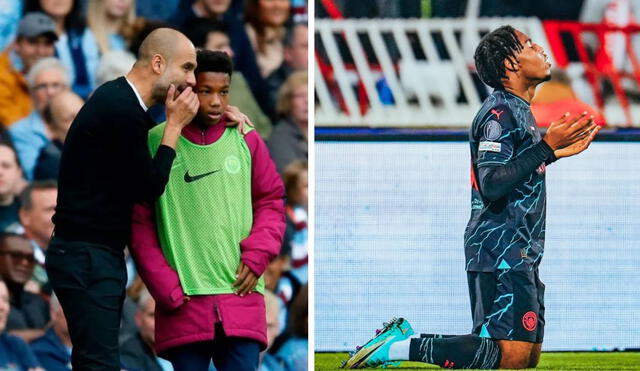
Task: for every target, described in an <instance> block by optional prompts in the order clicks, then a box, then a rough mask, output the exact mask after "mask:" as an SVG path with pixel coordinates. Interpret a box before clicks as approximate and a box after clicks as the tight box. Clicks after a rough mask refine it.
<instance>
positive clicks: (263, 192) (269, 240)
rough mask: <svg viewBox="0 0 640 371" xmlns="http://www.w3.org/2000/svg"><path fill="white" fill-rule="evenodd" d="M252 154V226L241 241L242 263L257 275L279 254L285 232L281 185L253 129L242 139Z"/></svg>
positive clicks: (265, 147) (263, 145) (282, 187)
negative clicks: (247, 234)
mask: <svg viewBox="0 0 640 371" xmlns="http://www.w3.org/2000/svg"><path fill="white" fill-rule="evenodd" d="M245 141H246V143H247V145H248V147H249V150H250V151H251V164H252V165H251V167H252V169H251V170H252V171H251V199H252V204H253V226H252V227H251V232H250V234H249V236H248V237H247V238H245V239H244V240H242V241H241V242H240V248H241V250H242V254H241V256H240V259H241V261H242V262H243V263H244V264H245V265H246V266H248V267H249V269H251V271H252V272H253V273H255V274H256V275H257V276H261V275H262V273H263V272H264V271H265V269H266V268H267V266H268V265H269V263H270V262H271V261H272V260H273V259H274V258H275V257H276V256H277V255H278V254H279V252H280V248H281V247H282V239H283V236H284V230H285V225H286V222H285V215H284V193H285V191H284V185H283V183H282V180H281V179H280V175H279V174H278V172H277V170H276V167H275V165H274V163H273V160H271V157H270V156H269V150H268V149H267V146H266V144H265V143H264V142H263V141H262V138H260V135H258V133H257V132H256V131H255V130H253V131H251V132H249V133H248V134H247V135H246V136H245Z"/></svg>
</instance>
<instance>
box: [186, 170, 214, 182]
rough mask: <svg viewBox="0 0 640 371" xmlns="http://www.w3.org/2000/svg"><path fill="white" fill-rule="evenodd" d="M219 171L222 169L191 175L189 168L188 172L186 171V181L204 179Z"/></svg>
mask: <svg viewBox="0 0 640 371" xmlns="http://www.w3.org/2000/svg"><path fill="white" fill-rule="evenodd" d="M218 171H220V169H218V170H214V171H210V172H208V173H204V174H199V175H194V176H191V175H189V170H187V172H186V173H184V181H185V182H187V183H191V182H195V181H196V180H198V179H202V178H204V177H205V176H207V175H211V174H214V173H217V172H218Z"/></svg>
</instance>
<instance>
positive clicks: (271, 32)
mask: <svg viewBox="0 0 640 371" xmlns="http://www.w3.org/2000/svg"><path fill="white" fill-rule="evenodd" d="M290 10H291V2H290V0H249V1H248V2H247V6H246V9H245V22H246V25H245V28H246V30H247V34H248V35H249V39H250V40H251V46H252V47H253V50H254V51H255V53H256V57H257V61H258V66H259V67H260V74H261V75H262V77H263V78H267V76H269V75H270V74H271V73H272V72H273V71H275V70H276V69H277V68H278V67H279V66H280V65H281V64H282V61H283V59H284V45H283V40H284V34H285V32H286V29H285V23H286V22H287V20H288V19H289V12H290Z"/></svg>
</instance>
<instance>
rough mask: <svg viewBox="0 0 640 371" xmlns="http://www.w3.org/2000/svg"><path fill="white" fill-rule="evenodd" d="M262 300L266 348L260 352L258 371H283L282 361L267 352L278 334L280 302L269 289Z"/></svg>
mask: <svg viewBox="0 0 640 371" xmlns="http://www.w3.org/2000/svg"><path fill="white" fill-rule="evenodd" d="M264 302H265V306H266V309H267V349H265V350H264V351H263V352H262V353H260V367H259V370H260V371H284V368H283V364H282V361H281V360H279V359H278V358H276V357H275V356H274V355H273V354H271V353H269V348H271V346H272V345H273V343H274V341H275V340H276V337H278V335H280V320H279V315H280V302H279V300H278V297H277V296H276V295H275V294H274V293H273V292H271V291H269V290H266V291H265V292H264Z"/></svg>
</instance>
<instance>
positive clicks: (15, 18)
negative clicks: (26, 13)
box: [0, 1, 23, 50]
mask: <svg viewBox="0 0 640 371" xmlns="http://www.w3.org/2000/svg"><path fill="white" fill-rule="evenodd" d="M22 5H23V4H22V1H8V2H5V3H4V4H3V9H2V10H0V50H4V49H5V48H6V47H7V46H8V45H9V44H10V43H11V42H12V41H13V39H14V37H15V36H16V30H17V28H18V22H19V21H20V17H21V16H22Z"/></svg>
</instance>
